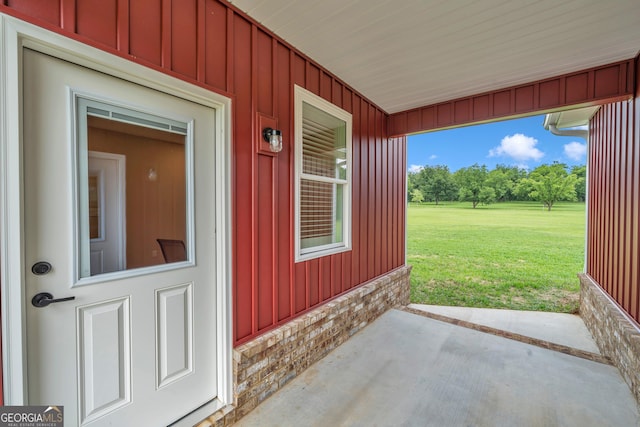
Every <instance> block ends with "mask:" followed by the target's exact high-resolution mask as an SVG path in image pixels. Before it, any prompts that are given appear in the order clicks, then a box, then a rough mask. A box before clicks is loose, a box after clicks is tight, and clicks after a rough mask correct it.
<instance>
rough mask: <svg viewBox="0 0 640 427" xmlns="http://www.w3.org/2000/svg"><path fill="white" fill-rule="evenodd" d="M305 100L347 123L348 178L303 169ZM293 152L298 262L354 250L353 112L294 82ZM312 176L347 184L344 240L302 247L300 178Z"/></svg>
mask: <svg viewBox="0 0 640 427" xmlns="http://www.w3.org/2000/svg"><path fill="white" fill-rule="evenodd" d="M303 102H306V103H307V104H309V105H312V106H314V107H316V108H318V109H320V110H322V111H324V112H326V113H328V114H331V115H332V116H334V117H336V118H338V119H340V120H342V121H344V122H345V123H346V135H345V138H346V141H345V143H346V144H345V145H346V151H347V153H346V154H347V177H346V180H342V179H333V178H327V177H320V176H314V175H307V174H304V173H303V172H302V104H303ZM294 124H295V128H294V129H295V132H294V140H295V143H294V155H295V185H294V187H295V188H294V198H295V202H294V203H295V204H294V206H295V238H294V241H295V262H300V261H306V260H310V259H314V258H319V257H323V256H327V255H332V254H336V253H340V252H346V251H350V250H351V186H352V181H353V173H352V161H351V159H352V151H353V148H352V145H353V137H352V136H353V118H352V115H351V113H349V112H348V111H345V110H343V109H342V108H340V107H338V106H336V105H334V104H332V103H330V102H329V101H327V100H325V99H324V98H321V97H319V96H318V95H315V94H314V93H312V92H309V91H308V90H306V89H303V88H302V87H300V86H297V85H295V86H294ZM310 177H311V178H312V179H313V180H315V181H324V182H332V183H337V184H340V185H343V186H344V191H343V195H342V197H343V201H342V203H343V209H344V212H343V222H342V227H343V230H342V235H343V241H342V242H339V243H332V244H329V245H322V246H316V247H314V248H308V249H304V250H303V249H302V248H301V245H300V239H301V237H300V234H301V232H300V218H301V214H300V206H301V200H300V181H301V180H302V179H303V178H310Z"/></svg>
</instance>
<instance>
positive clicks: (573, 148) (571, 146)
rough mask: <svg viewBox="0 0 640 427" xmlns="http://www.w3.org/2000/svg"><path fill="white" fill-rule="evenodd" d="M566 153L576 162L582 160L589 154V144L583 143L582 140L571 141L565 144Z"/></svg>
mask: <svg viewBox="0 0 640 427" xmlns="http://www.w3.org/2000/svg"><path fill="white" fill-rule="evenodd" d="M564 154H565V156H567V157H568V158H570V159H571V160H575V161H576V162H577V161H579V160H582V158H583V157H584V156H585V155H586V154H587V144H582V143H580V142H575V141H574V142H570V143H568V144H565V145H564Z"/></svg>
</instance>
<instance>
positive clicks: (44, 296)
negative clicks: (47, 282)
mask: <svg viewBox="0 0 640 427" xmlns="http://www.w3.org/2000/svg"><path fill="white" fill-rule="evenodd" d="M74 299H76V297H66V298H58V299H53V295H51V294H50V293H49V292H40V293H39V294H35V295H34V296H33V298H31V304H32V305H33V306H34V307H46V306H48V305H49V304H53V303H54V302H63V301H71V300H74Z"/></svg>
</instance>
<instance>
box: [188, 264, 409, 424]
mask: <svg viewBox="0 0 640 427" xmlns="http://www.w3.org/2000/svg"><path fill="white" fill-rule="evenodd" d="M410 272H411V267H410V266H404V267H400V268H398V269H396V270H394V271H392V272H390V273H388V274H386V275H384V276H381V277H378V278H376V279H374V280H372V281H371V282H369V283H367V284H365V285H363V286H361V287H359V288H356V289H354V290H353V291H351V292H348V293H346V294H345V295H342V296H340V297H338V298H336V299H334V300H331V301H329V302H327V303H326V304H323V305H321V306H320V307H318V308H316V309H314V310H312V311H310V312H308V313H306V314H304V315H302V316H300V317H298V318H296V319H294V320H292V321H291V322H288V323H286V324H284V325H282V326H280V327H279V328H277V329H274V330H273V331H270V332H268V333H266V334H264V335H261V336H259V337H258V338H256V339H254V340H252V341H250V342H248V343H245V344H243V345H241V346H240V347H237V348H235V349H234V350H233V379H234V384H233V387H234V399H235V402H234V405H233V406H232V407H228V408H225V409H224V410H221V411H219V412H217V413H215V414H213V415H212V416H211V417H209V418H208V419H206V420H205V421H203V422H201V423H200V424H198V427H209V426H216V427H223V426H228V425H231V424H233V423H234V422H236V421H237V420H239V419H240V418H242V417H243V416H244V415H246V414H247V413H249V412H250V411H251V410H253V409H254V408H255V407H256V406H258V404H260V402H262V401H263V400H265V399H266V398H267V397H269V396H270V395H271V394H273V393H275V392H276V391H277V390H278V389H280V388H281V387H282V386H284V385H285V384H287V383H288V382H289V381H291V380H292V379H294V378H295V377H297V376H298V375H300V374H301V373H302V372H303V371H304V370H305V369H307V368H308V367H309V366H310V365H312V364H313V363H315V362H317V361H318V360H320V359H322V358H323V357H324V356H326V355H327V354H328V353H329V352H330V351H331V350H333V349H335V348H336V347H338V346H339V345H340V344H342V343H344V342H345V341H346V340H347V339H349V337H351V336H352V335H353V334H355V333H356V332H358V331H359V330H361V329H362V328H364V327H365V326H366V325H368V324H369V323H371V322H372V321H373V320H375V319H376V318H377V317H379V316H380V315H381V314H383V313H384V312H385V311H387V310H389V309H390V308H393V307H399V306H405V305H407V304H409V274H410Z"/></svg>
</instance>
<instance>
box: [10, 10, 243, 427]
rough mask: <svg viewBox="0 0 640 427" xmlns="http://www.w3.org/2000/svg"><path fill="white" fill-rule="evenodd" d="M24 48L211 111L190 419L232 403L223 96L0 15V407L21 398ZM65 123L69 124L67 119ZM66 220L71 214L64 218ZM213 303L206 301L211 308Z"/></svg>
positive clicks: (227, 112) (227, 137) (227, 102)
mask: <svg viewBox="0 0 640 427" xmlns="http://www.w3.org/2000/svg"><path fill="white" fill-rule="evenodd" d="M24 48H29V49H32V50H35V51H38V52H42V53H45V54H47V55H50V56H54V57H57V58H60V59H63V60H66V61H69V62H72V63H75V64H78V65H81V66H84V67H87V68H89V69H93V70H96V71H99V72H103V73H106V74H109V75H112V76H115V77H119V78H122V79H124V80H127V81H130V82H133V83H137V84H140V85H142V86H145V87H148V88H151V89H155V90H158V91H160V92H163V93H166V94H169V95H173V96H177V97H180V98H183V99H186V100H189V101H192V102H195V103H198V104H201V105H204V106H206V107H209V108H212V109H214V110H215V112H216V113H215V134H214V140H215V141H214V143H215V196H214V197H215V207H216V220H215V226H216V230H217V232H216V257H215V263H216V277H215V284H216V299H217V300H216V304H215V309H216V312H217V325H218V326H217V331H216V347H217V367H216V369H217V373H218V384H217V391H218V393H217V398H216V399H214V401H212V403H211V404H210V405H209V404H208V405H205V407H203V408H200V409H198V410H197V411H196V412H195V413H193V414H191V415H189V414H185V415H189V416H188V418H189V421H193V422H194V423H195V422H197V421H199V420H201V419H203V418H205V417H206V416H208V415H210V414H211V413H213V412H215V411H216V410H218V409H219V408H220V407H223V406H226V405H230V404H232V403H233V390H232V386H233V383H232V354H231V353H232V317H231V315H232V310H231V265H232V264H231V235H232V234H231V225H232V220H231V164H232V163H231V153H232V150H231V129H232V127H231V122H232V118H231V111H232V110H231V107H232V104H231V99H230V98H228V97H226V96H223V95H221V94H219V93H216V92H213V91H209V90H206V89H204V88H201V87H199V86H196V85H193V84H190V83H187V82H185V81H183V80H179V79H177V78H175V77H172V76H170V75H167V74H164V73H162V72H160V71H156V70H153V69H150V68H147V67H144V66H142V65H140V64H137V63H135V62H132V61H128V60H126V59H124V58H121V57H119V56H115V55H113V54H110V53H107V52H105V51H102V50H99V49H97V48H94V47H91V46H89V45H86V44H83V43H80V42H78V41H75V40H72V39H69V38H67V37H64V36H62V35H59V34H56V33H53V32H51V31H48V30H45V29H43V28H40V27H37V26H35V25H32V24H29V23H27V22H24V21H21V20H18V19H16V18H13V17H11V16H9V15H5V14H2V13H0V167H1V171H0V281H1V283H0V295H1V296H2V301H1V306H0V308H1V310H2V317H1V319H2V359H3V366H2V369H3V382H4V384H3V386H4V390H3V391H4V404H5V405H25V404H27V403H28V402H27V397H28V390H27V370H28V366H27V358H26V355H27V353H26V341H27V340H26V324H25V318H26V316H25V309H24V307H25V303H26V299H27V297H26V296H25V292H24V289H25V279H26V278H25V275H26V273H25V272H26V271H27V268H26V265H25V260H24V249H25V240H24V219H23V217H24V212H23V209H24V208H23V194H24V188H23V168H22V164H23V162H22V160H23V153H22V114H21V110H22V105H23V103H22V71H23V70H22V52H23V49H24ZM68 126H70V124H69V125H68ZM69 220H70V221H71V218H70V219H69ZM212 308H214V307H212Z"/></svg>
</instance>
